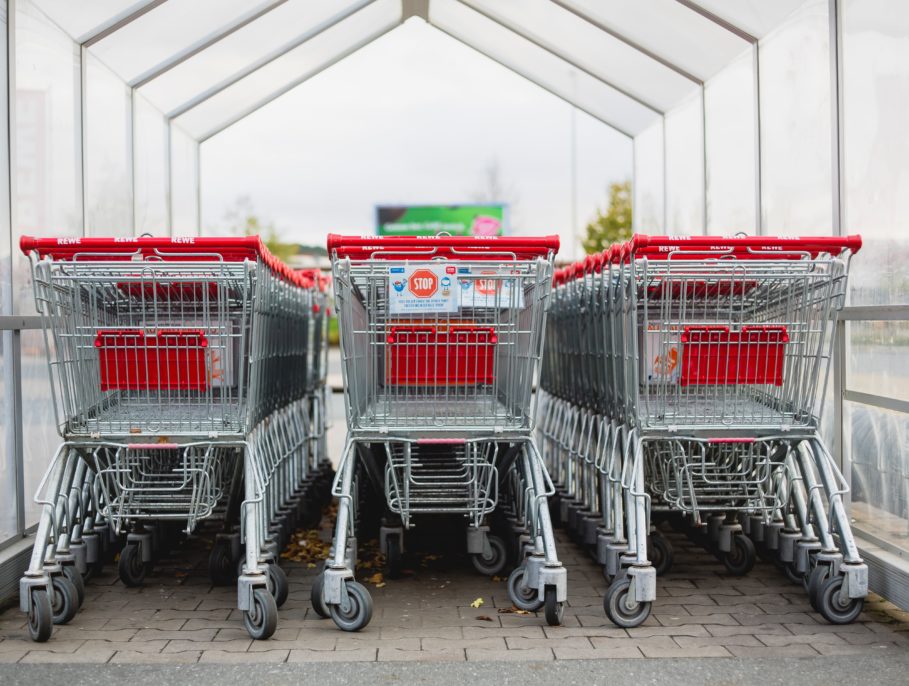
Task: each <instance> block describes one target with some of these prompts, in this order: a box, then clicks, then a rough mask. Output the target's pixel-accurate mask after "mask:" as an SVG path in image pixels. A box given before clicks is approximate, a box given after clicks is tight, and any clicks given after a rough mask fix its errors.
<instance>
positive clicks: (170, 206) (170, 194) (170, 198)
mask: <svg viewBox="0 0 909 686" xmlns="http://www.w3.org/2000/svg"><path fill="white" fill-rule="evenodd" d="M164 126H165V127H167V128H166V130H167V140H166V141H165V144H164V148H165V153H166V155H167V163H166V164H165V165H164V173H165V174H167V180H166V183H165V188H167V234H168V235H169V236H173V235H174V189H173V185H174V173H173V169H172V168H171V165H172V164H173V162H174V159H173V158H174V155H173V150H171V145H172V143H173V136H172V135H171V127H173V122H171V121H170V120H169V119H165V120H164Z"/></svg>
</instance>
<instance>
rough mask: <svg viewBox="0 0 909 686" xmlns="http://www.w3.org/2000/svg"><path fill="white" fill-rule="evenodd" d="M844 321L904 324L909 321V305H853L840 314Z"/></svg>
mask: <svg viewBox="0 0 909 686" xmlns="http://www.w3.org/2000/svg"><path fill="white" fill-rule="evenodd" d="M839 318H840V319H842V320H844V321H870V322H904V321H909V305H852V306H849V307H844V308H843V309H842V310H840V312H839Z"/></svg>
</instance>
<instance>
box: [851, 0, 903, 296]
mask: <svg viewBox="0 0 909 686" xmlns="http://www.w3.org/2000/svg"><path fill="white" fill-rule="evenodd" d="M842 17H843V126H844V154H845V172H844V182H845V206H846V216H845V219H844V222H843V226H844V230H845V231H847V232H848V233H860V234H862V236H863V237H864V238H865V244H864V246H863V247H862V251H861V252H860V253H859V254H858V256H857V257H856V258H855V259H854V260H853V261H852V274H851V275H850V280H849V281H850V285H851V292H852V294H851V301H850V302H851V303H852V304H853V305H894V304H902V305H904V304H907V303H909V230H907V227H906V223H907V218H909V167H907V165H906V160H907V159H909V139H907V137H906V116H907V115H906V113H907V111H909V39H907V36H909V3H894V2H887V1H886V0H860V1H857V0H848V1H847V2H846V3H845V4H844V5H843V10H842Z"/></svg>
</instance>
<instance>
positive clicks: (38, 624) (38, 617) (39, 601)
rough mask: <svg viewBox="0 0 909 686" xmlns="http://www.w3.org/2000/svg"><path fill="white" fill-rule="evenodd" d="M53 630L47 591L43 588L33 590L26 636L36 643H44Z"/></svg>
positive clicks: (51, 612) (51, 611)
mask: <svg viewBox="0 0 909 686" xmlns="http://www.w3.org/2000/svg"><path fill="white" fill-rule="evenodd" d="M53 630H54V619H53V610H52V609H51V602H50V598H49V597H48V595H47V591H45V590H44V589H43V588H33V589H32V590H31V603H30V605H29V609H28V635H29V636H30V637H31V639H32V640H33V641H35V642H36V643H44V642H45V641H47V639H49V638H50V636H51V632H52V631H53Z"/></svg>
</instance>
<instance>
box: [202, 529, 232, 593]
mask: <svg viewBox="0 0 909 686" xmlns="http://www.w3.org/2000/svg"><path fill="white" fill-rule="evenodd" d="M208 578H209V579H210V580H211V583H212V585H214V586H230V585H231V584H234V583H236V582H237V562H236V560H234V557H233V553H232V551H231V544H230V541H222V540H218V541H215V545H214V546H213V547H212V549H211V553H209V555H208Z"/></svg>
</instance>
